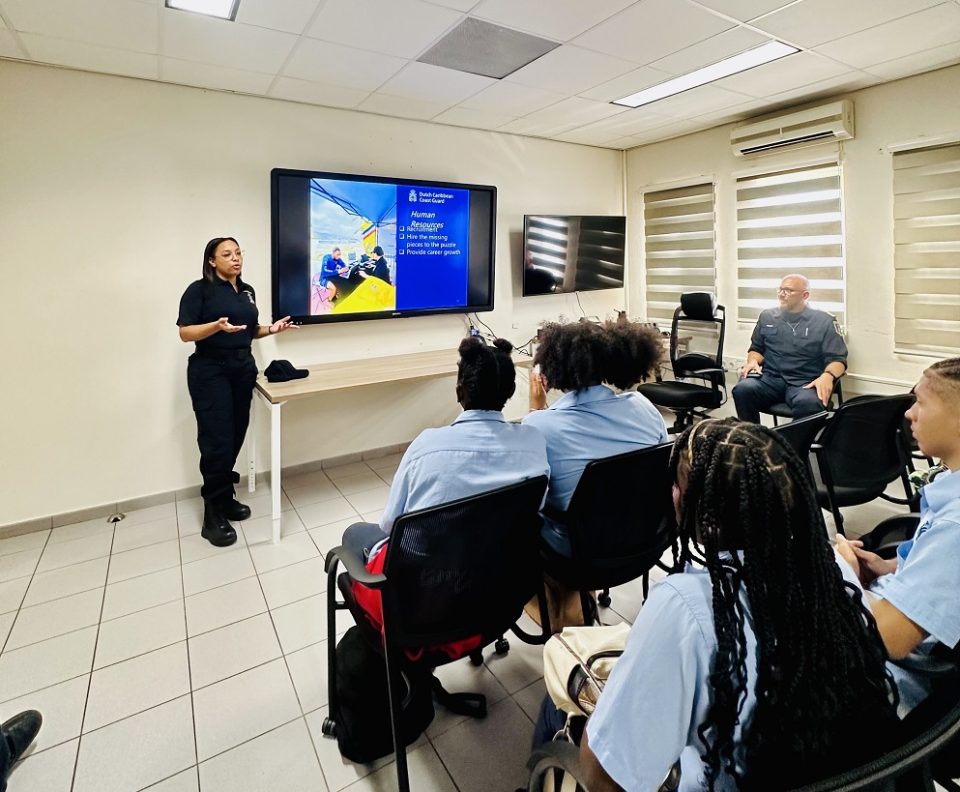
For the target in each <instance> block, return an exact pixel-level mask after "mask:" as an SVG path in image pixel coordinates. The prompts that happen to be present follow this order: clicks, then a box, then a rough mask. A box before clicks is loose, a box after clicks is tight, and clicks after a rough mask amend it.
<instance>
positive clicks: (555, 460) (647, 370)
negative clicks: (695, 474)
mask: <svg viewBox="0 0 960 792" xmlns="http://www.w3.org/2000/svg"><path fill="white" fill-rule="evenodd" d="M662 355H663V345H662V343H661V341H660V335H659V333H657V331H656V330H654V329H653V328H650V327H646V326H644V325H641V324H639V323H637V322H629V321H627V320H626V319H620V320H618V321H616V322H607V323H606V324H605V325H596V324H593V323H592V322H578V323H576V324H566V325H561V324H554V323H550V324H547V325H545V326H544V327H543V329H542V330H541V333H540V345H539V347H538V348H537V354H536V356H535V357H534V365H535V366H539V369H540V370H539V373H532V374H531V375H530V409H531V412H530V414H529V415H527V417H526V418H524V419H523V423H524V425H525V426H533V427H536V428H537V429H539V430H540V431H541V432H542V433H543V435H544V436H545V437H546V438H547V458H548V459H549V461H550V487H549V489H548V491H547V505H548V506H551V507H553V508H556V509H559V510H565V509H566V508H567V506H568V505H569V504H570V499H571V497H572V496H573V492H574V490H575V489H576V488H577V484H578V482H579V481H580V476H581V475H582V474H583V469H584V468H585V467H586V466H587V464H588V463H589V462H591V461H593V460H594V459H604V458H606V457H610V456H616V455H617V454H624V453H627V452H628V451H636V450H638V449H641V448H647V447H648V446H652V445H657V444H658V443H663V442H666V440H667V427H666V425H665V424H664V422H663V417H662V416H661V415H660V413H659V411H658V410H657V408H656V407H654V406H653V404H652V403H651V402H650V401H649V400H648V399H647V398H646V397H645V396H641V395H640V394H639V393H636V392H628V393H620V394H617V393H616V392H615V391H614V390H613V388H610V387H608V386H607V385H605V384H603V383H605V382H607V383H610V384H611V385H614V386H615V387H617V388H619V389H621V390H626V389H627V388H631V387H633V386H634V385H636V384H637V383H638V382H641V381H643V380H645V379H646V378H647V377H649V376H650V375H651V374H652V373H653V369H654V367H655V366H656V365H657V363H658V362H659V360H660V358H661V356H662ZM547 388H557V389H558V390H562V391H564V395H563V396H561V397H560V398H559V399H557V401H555V402H554V403H553V404H552V405H551V406H550V407H547V400H546V390H547ZM543 536H544V539H545V540H546V541H547V542H548V543H549V544H550V546H551V547H553V549H555V550H556V551H557V552H559V553H562V554H563V555H567V556H569V555H570V539H569V536H568V535H567V533H566V530H565V529H564V527H563V526H562V525H560V524H558V523H557V522H555V521H553V520H550V519H546V520H545V521H544V528H543Z"/></svg>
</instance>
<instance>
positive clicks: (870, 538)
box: [858, 513, 920, 558]
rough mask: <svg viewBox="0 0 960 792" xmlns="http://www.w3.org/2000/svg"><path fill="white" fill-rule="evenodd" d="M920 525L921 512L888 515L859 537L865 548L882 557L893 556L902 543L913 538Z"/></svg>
mask: <svg viewBox="0 0 960 792" xmlns="http://www.w3.org/2000/svg"><path fill="white" fill-rule="evenodd" d="M919 526H920V515H919V514H916V513H913V514H898V515H896V516H895V517H887V518H886V519H885V520H882V521H881V522H879V523H877V526H876V527H875V528H874V529H873V530H872V531H870V532H869V533H866V534H864V535H863V536H860V537H858V538H859V539H860V541H861V542H863V549H864V550H869V551H870V552H872V553H876V554H877V555H879V556H880V557H881V558H893V557H894V556H895V555H896V553H897V547H899V545H900V543H901V542H906V541H907V540H908V539H913V536H914V534H915V533H916V532H917V528H918V527H919Z"/></svg>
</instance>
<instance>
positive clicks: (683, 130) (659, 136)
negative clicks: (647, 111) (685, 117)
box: [632, 121, 711, 145]
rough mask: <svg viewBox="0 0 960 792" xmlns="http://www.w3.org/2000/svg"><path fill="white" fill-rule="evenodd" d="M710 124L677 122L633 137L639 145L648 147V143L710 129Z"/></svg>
mask: <svg viewBox="0 0 960 792" xmlns="http://www.w3.org/2000/svg"><path fill="white" fill-rule="evenodd" d="M710 126H711V125H710V124H704V123H700V122H697V121H675V122H674V123H672V124H666V125H664V126H662V127H657V128H656V129H651V130H649V131H647V132H639V133H637V134H636V135H633V136H632V137H634V138H635V139H636V140H637V141H638V143H637V145H647V144H648V143H658V142H659V141H661V140H669V139H670V138H675V137H680V136H681V135H689V134H690V133H691V132H697V131H699V130H701V129H709V128H710Z"/></svg>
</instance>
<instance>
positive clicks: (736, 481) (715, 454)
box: [671, 419, 897, 790]
mask: <svg viewBox="0 0 960 792" xmlns="http://www.w3.org/2000/svg"><path fill="white" fill-rule="evenodd" d="M671 467H672V469H673V472H674V475H675V477H676V480H677V481H678V483H680V484H681V485H682V484H683V483H684V482H685V483H686V487H685V491H684V493H683V500H682V503H681V508H680V526H679V527H680V541H681V557H682V559H683V560H687V561H689V560H691V558H694V557H695V556H694V555H693V552H692V550H691V545H693V544H696V545H697V546H698V547H699V548H700V550H701V551H702V553H703V556H704V559H705V563H706V567H707V570H708V571H709V574H710V580H711V584H712V589H713V617H714V627H715V630H716V638H717V652H716V656H715V658H714V660H713V665H712V667H711V672H710V677H709V680H710V706H709V710H708V712H707V717H706V720H705V722H704V723H702V724H701V725H700V726H699V728H698V734H699V736H700V739H701V740H702V741H703V744H704V746H705V747H706V750H705V753H704V755H703V760H704V763H705V765H706V772H707V780H708V787H709V789H710V790H713V789H714V788H715V784H716V782H717V779H718V777H719V776H720V774H721V772H723V771H725V772H726V773H728V774H729V775H730V776H731V777H732V778H734V779H735V781H736V783H737V786H738V788H739V789H741V790H770V789H775V788H781V787H782V786H783V778H784V776H785V773H786V774H789V778H790V781H791V785H796V786H800V785H802V784H805V783H809V782H812V781H815V780H819V779H823V778H826V777H829V776H830V775H833V774H836V773H838V772H841V771H843V770H845V769H849V768H851V767H854V766H856V765H857V764H860V763H862V762H864V761H868V760H869V759H872V758H875V757H876V756H878V755H879V754H880V753H881V752H882V751H883V750H884V749H885V748H886V747H887V746H889V745H890V744H891V741H892V738H893V733H894V729H895V724H896V722H897V721H896V714H895V707H896V702H897V693H896V687H895V686H894V683H893V679H892V677H891V676H890V673H889V671H888V670H887V668H886V664H885V663H886V659H887V655H886V651H885V649H884V647H883V643H882V641H881V639H880V635H879V632H878V631H877V627H876V622H875V621H874V620H873V617H872V615H871V614H870V612H869V609H867V608H866V607H864V605H863V603H862V601H861V596H860V591H859V590H858V589H856V588H855V587H854V586H852V585H850V584H848V583H845V582H844V580H843V576H842V574H841V572H840V569H839V568H838V566H837V563H836V560H835V558H834V553H833V550H832V549H831V547H830V545H829V543H828V541H827V534H826V528H825V526H824V523H823V516H822V514H821V512H820V509H819V507H818V506H817V502H816V498H815V495H814V490H813V488H812V485H811V482H810V478H809V474H808V471H807V466H806V465H805V464H804V463H803V462H802V461H801V460H800V458H799V457H798V456H797V454H796V453H795V452H794V451H793V449H792V448H791V447H790V446H789V445H788V444H787V443H786V442H785V441H784V440H783V439H782V438H781V437H780V436H779V435H778V434H776V433H775V432H773V431H771V430H769V429H766V428H765V427H762V426H758V425H755V424H748V423H741V422H739V421H736V420H735V419H725V420H715V419H714V420H707V421H703V422H701V423H699V424H697V425H696V426H694V427H692V428H691V429H688V430H687V431H686V432H684V433H683V434H682V435H681V436H680V438H679V439H678V440H677V443H676V446H675V447H674V450H673V454H672V457H671ZM741 589H743V590H745V593H746V596H745V597H744V596H742V594H741ZM747 620H749V622H750V624H751V627H752V629H753V632H754V634H755V636H756V641H757V650H756V652H757V656H756V664H757V668H756V682H755V688H754V692H755V696H756V705H755V707H754V709H753V713H752V716H751V717H750V718H749V720H746V721H745V722H744V721H741V714H742V709H743V706H744V702H745V700H746V695H747V690H746V689H747V679H748V673H747V642H746V635H745V632H744V625H745V622H746V621H747ZM738 724H740V725H741V727H742V732H741V735H740V745H739V746H737V745H735V742H734V737H735V730H736V727H737V725H738Z"/></svg>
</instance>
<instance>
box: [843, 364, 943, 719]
mask: <svg viewBox="0 0 960 792" xmlns="http://www.w3.org/2000/svg"><path fill="white" fill-rule="evenodd" d="M914 393H915V394H916V397H917V399H916V402H914V404H913V406H912V407H910V409H909V410H907V419H908V420H909V421H910V429H911V431H912V432H913V435H914V437H915V438H916V440H917V445H919V447H920V450H921V451H922V452H923V453H924V454H926V455H927V456H930V457H937V458H939V459H940V460H941V461H942V462H943V464H944V465H945V466H946V467H947V470H948V472H945V473H941V474H940V475H939V476H937V477H936V479H935V480H934V481H932V482H931V483H929V484H927V485H926V486H925V487H924V488H923V489H922V490H921V491H920V509H921V511H920V525H919V527H918V528H917V532H916V534H915V536H914V538H913V539H912V540H911V541H909V542H904V543H903V544H902V545H901V546H900V547H899V548H898V551H897V557H896V558H895V559H890V560H885V559H883V558H880V557H879V556H878V555H876V554H875V553H870V552H867V551H865V550H863V549H862V547H860V545H859V543H858V542H849V541H846V540H844V539H843V537H840V536H838V537H837V551H838V552H839V554H840V555H841V556H842V557H843V558H844V559H845V560H846V561H847V562H848V563H849V564H850V565H851V567H852V568H853V570H854V571H855V572H856V574H857V576H858V577H859V579H860V581H861V583H863V585H864V586H866V587H867V588H868V590H869V591H870V592H871V593H872V594H875V595H876V598H871V600H870V605H871V610H872V611H873V615H874V617H875V618H876V620H877V628H878V629H879V631H880V635H881V636H882V637H883V641H884V643H885V644H886V647H887V650H888V651H889V653H890V657H892V658H894V659H899V658H902V657H905V656H906V655H907V654H909V653H910V652H912V651H914V650H918V651H920V652H923V653H926V652H929V651H930V650H931V649H932V648H933V647H934V646H935V645H936V644H937V643H938V642H939V643H943V644H946V645H947V646H948V647H951V648H952V647H955V646H956V645H957V643H958V642H960V606H958V603H960V472H958V470H960V358H951V359H949V360H942V361H940V362H939V363H935V364H934V365H932V366H930V368H928V369H927V370H926V371H925V372H924V373H923V377H922V378H921V379H920V382H919V383H918V384H917V387H916V388H915V389H914ZM894 676H895V677H896V679H897V684H898V685H899V687H900V697H901V713H902V714H905V713H906V712H908V711H909V710H910V709H912V708H913V707H915V706H916V705H917V704H919V703H920V702H921V701H922V700H923V699H924V698H926V696H927V694H928V693H929V686H928V683H927V680H926V679H924V678H923V677H921V676H918V675H916V674H912V673H910V672H908V671H904V670H902V669H900V668H895V669H894Z"/></svg>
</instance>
